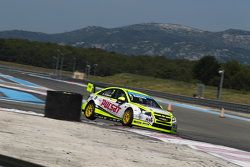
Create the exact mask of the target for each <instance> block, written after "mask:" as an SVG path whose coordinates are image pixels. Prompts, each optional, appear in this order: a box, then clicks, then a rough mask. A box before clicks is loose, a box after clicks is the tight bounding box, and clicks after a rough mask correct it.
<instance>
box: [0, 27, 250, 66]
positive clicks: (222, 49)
mask: <svg viewBox="0 0 250 167" xmlns="http://www.w3.org/2000/svg"><path fill="white" fill-rule="evenodd" d="M0 38H19V39H28V40H31V41H40V42H52V43H60V44H65V45H72V46H76V47H84V48H88V47H90V48H100V49H104V50H107V51H111V52H117V53H122V54H127V55H150V56H155V55H157V56H166V57H170V58H182V59H183V58H184V59H189V60H197V59H200V58H201V57H203V56H205V55H213V56H215V57H216V58H217V59H218V60H220V61H228V60H231V59H235V60H237V61H239V62H241V63H245V64H250V31H245V30H239V29H227V30H224V31H218V32H211V31H204V30H200V29H197V28H193V27H189V26H184V25H179V24H171V23H142V24H133V25H128V26H122V27H117V28H104V27H100V26H88V27H85V28H81V29H78V30H74V31H68V32H63V33H55V34H46V33H41V32H31V31H23V30H12V31H11V30H9V31H1V32H0Z"/></svg>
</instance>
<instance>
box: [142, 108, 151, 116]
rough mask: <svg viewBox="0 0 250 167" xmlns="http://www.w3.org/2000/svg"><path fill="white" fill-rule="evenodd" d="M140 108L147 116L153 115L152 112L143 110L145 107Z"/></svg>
mask: <svg viewBox="0 0 250 167" xmlns="http://www.w3.org/2000/svg"><path fill="white" fill-rule="evenodd" d="M140 110H141V113H142V114H145V115H147V116H151V115H152V114H151V112H148V111H145V110H143V109H141V108H140Z"/></svg>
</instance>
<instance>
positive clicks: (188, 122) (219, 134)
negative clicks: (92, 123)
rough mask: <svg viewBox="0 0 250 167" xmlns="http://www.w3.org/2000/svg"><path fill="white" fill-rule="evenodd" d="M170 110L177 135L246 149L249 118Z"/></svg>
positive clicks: (75, 88) (73, 88)
mask: <svg viewBox="0 0 250 167" xmlns="http://www.w3.org/2000/svg"><path fill="white" fill-rule="evenodd" d="M0 73H2V74H5V75H10V76H13V77H15V78H18V79H21V80H24V81H28V82H29V83H32V84H35V85H39V86H42V87H47V88H50V89H53V90H61V91H69V92H76V93H80V94H83V96H84V98H86V97H87V96H88V93H87V92H86V91H85V89H86V88H85V87H83V86H80V85H79V84H78V85H77V84H71V83H64V82H58V81H55V80H54V81H52V80H49V79H46V78H39V77H35V76H30V75H28V74H27V73H21V72H17V71H15V72H11V71H6V70H4V69H0ZM33 95H35V94H33ZM35 96H36V95H35ZM37 97H38V98H40V99H42V100H45V98H46V97H45V96H41V95H37ZM163 105H165V104H163ZM0 107H8V108H10V107H12V108H17V109H23V110H25V109H26V110H29V111H31V110H33V111H37V112H39V113H41V112H42V109H43V107H44V106H41V105H34V104H30V103H16V102H13V101H9V102H6V101H4V102H3V101H1V100H0ZM173 110H174V115H175V116H176V118H177V121H178V136H180V137H182V138H186V139H191V140H197V141H203V142H208V143H213V144H218V145H224V146H228V147H233V148H237V149H241V150H245V151H250V122H249V121H244V120H238V119H234V118H220V117H219V116H218V115H214V114H211V113H205V112H199V111H197V110H194V109H191V108H186V107H185V106H183V107H182V106H173ZM99 121H104V120H99Z"/></svg>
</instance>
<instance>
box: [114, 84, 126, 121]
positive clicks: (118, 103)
mask: <svg viewBox="0 0 250 167" xmlns="http://www.w3.org/2000/svg"><path fill="white" fill-rule="evenodd" d="M119 97H124V98H125V101H124V102H121V101H119V100H118V98H119ZM111 98H112V100H113V102H115V104H116V106H118V107H119V111H118V112H117V113H116V116H118V117H120V118H122V117H123V114H124V111H125V110H126V109H127V107H128V105H127V104H128V99H127V96H126V93H125V92H124V91H123V90H122V89H115V92H114V93H113V94H112V96H111Z"/></svg>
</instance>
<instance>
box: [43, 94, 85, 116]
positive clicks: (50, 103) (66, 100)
mask: <svg viewBox="0 0 250 167" xmlns="http://www.w3.org/2000/svg"><path fill="white" fill-rule="evenodd" d="M81 105H82V95H80V94H77V93H72V92H64V91H47V98H46V104H45V117H48V118H53V119H60V120H67V121H80V118H81Z"/></svg>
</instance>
